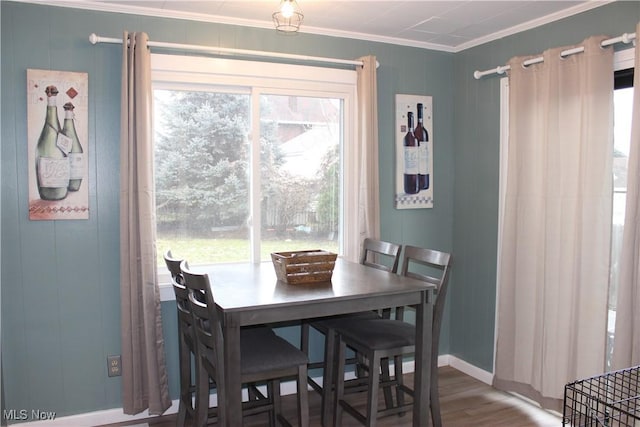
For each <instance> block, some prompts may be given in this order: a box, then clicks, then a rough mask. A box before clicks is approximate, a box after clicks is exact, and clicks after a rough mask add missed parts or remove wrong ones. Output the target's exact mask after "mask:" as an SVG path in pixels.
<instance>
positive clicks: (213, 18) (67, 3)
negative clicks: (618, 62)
mask: <svg viewBox="0 0 640 427" xmlns="http://www.w3.org/2000/svg"><path fill="white" fill-rule="evenodd" d="M13 1H15V2H19V3H32V4H41V5H47V6H58V7H70V8H75V9H85V10H95V11H102V12H114V13H125V14H135V15H142V16H153V17H160V18H173V19H185V20H191V21H199V22H211V23H218V24H228V25H240V26H245V27H253V28H273V23H272V22H271V21H270V20H269V21H262V20H252V19H241V18H233V17H229V16H217V15H207V14H202V13H193V12H176V11H173V10H162V9H152V8H147V7H140V6H134V5H123V4H115V3H108V2H95V1H91V0H13ZM614 1H617V0H590V1H588V2H586V3H582V4H580V5H577V6H574V7H572V8H569V9H565V10H563V11H559V12H556V13H552V14H550V15H547V16H544V17H541V18H538V19H534V20H531V21H528V22H525V23H523V24H520V25H516V26H513V27H511V28H507V29H505V30H502V31H498V32H496V33H493V34H490V35H488V36H485V37H479V38H477V39H474V40H470V41H468V42H465V43H461V44H459V45H457V46H455V47H452V46H446V45H442V44H437V43H429V42H420V41H415V40H408V39H403V38H397V37H385V36H378V35H375V34H365V33H357V32H352V31H342V30H332V29H327V28H318V27H309V26H302V28H301V29H300V33H305V34H316V35H323V36H330V37H343V38H350V39H356V40H365V41H373V42H378V43H388V44H394V45H399V46H407V47H416V48H420V49H428V50H436V51H441V52H449V53H458V52H462V51H463V50H466V49H470V48H472V47H476V46H479V45H482V44H485V43H489V42H491V41H494V40H498V39H501V38H503V37H507V36H510V35H513V34H517V33H519V32H522V31H526V30H529V29H532V28H536V27H539V26H541V25H545V24H548V23H550V22H554V21H557V20H560V19H563V18H567V17H569V16H573V15H576V14H578V13H582V12H585V11H588V10H591V9H595V8H597V7H600V6H604V5H606V4H608V3H611V2H614Z"/></svg>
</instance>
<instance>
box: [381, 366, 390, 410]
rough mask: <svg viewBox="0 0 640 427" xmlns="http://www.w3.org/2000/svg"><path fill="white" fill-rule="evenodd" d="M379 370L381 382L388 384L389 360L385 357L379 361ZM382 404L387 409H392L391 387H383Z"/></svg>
mask: <svg viewBox="0 0 640 427" xmlns="http://www.w3.org/2000/svg"><path fill="white" fill-rule="evenodd" d="M380 370H381V376H382V382H384V383H385V384H389V381H391V375H390V374H389V358H388V357H385V358H384V359H382V360H381V361H380ZM383 392H384V404H385V406H386V407H387V409H391V408H392V407H393V394H392V390H391V385H385V386H384V389H383Z"/></svg>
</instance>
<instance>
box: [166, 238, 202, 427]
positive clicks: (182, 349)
mask: <svg viewBox="0 0 640 427" xmlns="http://www.w3.org/2000/svg"><path fill="white" fill-rule="evenodd" d="M164 262H165V264H166V265H167V269H168V270H169V273H170V274H171V284H172V285H173V292H174V294H175V297H176V309H177V313H178V363H179V373H180V401H179V404H178V418H177V420H176V424H177V425H179V426H184V425H186V421H187V420H191V421H193V420H194V419H195V407H194V405H193V403H192V402H193V399H194V397H195V391H196V383H195V377H194V376H193V375H192V372H193V370H192V366H193V363H192V362H195V355H196V346H195V337H194V334H193V327H192V322H193V320H192V317H191V311H190V309H189V292H188V290H187V288H186V287H185V285H184V278H183V277H182V271H181V270H180V263H181V262H182V260H181V259H177V258H174V257H173V255H172V254H171V250H168V251H166V252H165V253H164Z"/></svg>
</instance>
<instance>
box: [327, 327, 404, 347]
mask: <svg viewBox="0 0 640 427" xmlns="http://www.w3.org/2000/svg"><path fill="white" fill-rule="evenodd" d="M336 332H337V333H338V334H340V335H341V336H342V337H344V338H345V339H346V340H347V342H352V343H355V344H359V345H360V346H363V347H367V348H369V349H371V350H388V349H391V348H399V347H406V346H412V345H415V336H416V329H415V327H414V326H413V325H411V324H409V323H406V322H403V321H400V320H393V319H354V320H353V321H352V322H349V323H348V324H344V325H342V326H340V327H338V328H336Z"/></svg>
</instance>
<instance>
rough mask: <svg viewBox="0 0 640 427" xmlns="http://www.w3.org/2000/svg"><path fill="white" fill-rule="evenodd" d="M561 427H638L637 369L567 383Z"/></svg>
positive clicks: (639, 383)
mask: <svg viewBox="0 0 640 427" xmlns="http://www.w3.org/2000/svg"><path fill="white" fill-rule="evenodd" d="M562 425H563V426H573V427H592V426H593V427H599V426H611V427H617V426H630V427H640V366H636V367H633V368H627V369H621V370H619V371H613V372H608V373H606V374H602V375H598V376H595V377H591V378H587V379H583V380H579V381H574V382H572V383H569V384H567V385H566V386H565V387H564V411H563V417H562Z"/></svg>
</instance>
